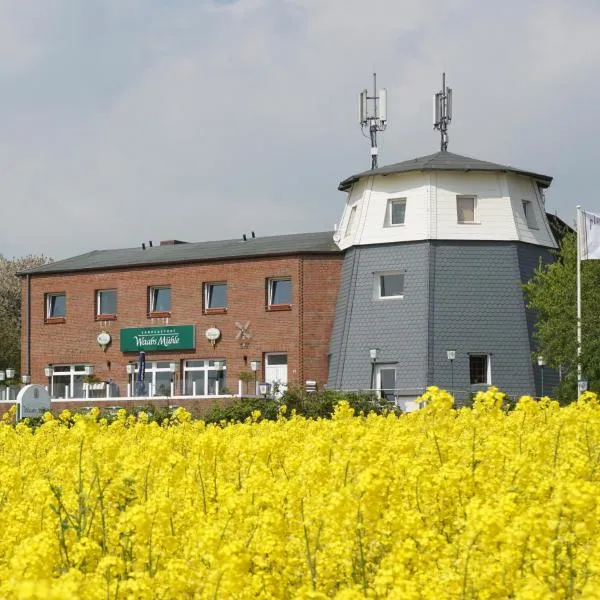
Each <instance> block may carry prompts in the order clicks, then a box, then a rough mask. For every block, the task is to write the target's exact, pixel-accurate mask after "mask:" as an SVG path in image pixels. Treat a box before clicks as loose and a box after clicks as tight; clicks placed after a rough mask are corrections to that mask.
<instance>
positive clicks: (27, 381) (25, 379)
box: [21, 375, 31, 385]
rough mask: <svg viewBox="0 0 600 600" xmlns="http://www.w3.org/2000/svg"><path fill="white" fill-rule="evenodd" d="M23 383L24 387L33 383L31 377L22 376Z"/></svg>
mask: <svg viewBox="0 0 600 600" xmlns="http://www.w3.org/2000/svg"><path fill="white" fill-rule="evenodd" d="M21 381H22V382H23V385H29V384H30V383H31V375H21Z"/></svg>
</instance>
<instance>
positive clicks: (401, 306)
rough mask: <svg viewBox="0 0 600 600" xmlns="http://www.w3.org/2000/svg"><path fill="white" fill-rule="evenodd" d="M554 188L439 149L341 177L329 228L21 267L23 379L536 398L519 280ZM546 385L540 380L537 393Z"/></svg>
mask: <svg viewBox="0 0 600 600" xmlns="http://www.w3.org/2000/svg"><path fill="white" fill-rule="evenodd" d="M550 183H551V178H550V177H548V176H546V175H541V174H537V173H534V172H530V171H524V170H521V169H516V168H513V167H509V166H504V165H499V164H495V163H489V162H485V161H480V160H476V159H472V158H468V157H464V156H460V155H457V154H453V153H450V152H447V151H442V152H437V153H435V154H432V155H430V156H426V157H419V158H416V159H412V160H409V161H405V162H401V163H397V164H394V165H390V166H387V167H382V168H379V169H374V170H370V171H366V172H364V173H360V174H357V175H353V176H352V177H349V178H347V179H345V180H344V181H342V182H341V184H340V186H339V189H340V190H341V191H342V192H344V193H345V194H346V201H345V204H344V208H343V211H342V215H341V220H340V223H341V225H340V227H339V228H338V229H337V230H336V231H329V232H321V233H306V234H294V235H282V236H271V237H256V238H255V237H254V236H252V237H251V236H248V237H247V238H245V239H239V240H225V241H216V242H199V243H185V242H179V241H174V240H171V241H166V242H161V243H160V244H156V245H154V246H150V245H148V246H145V247H138V248H128V249H119V250H99V251H92V252H89V253H87V254H83V255H80V256H75V257H73V258H69V259H66V260H61V261H57V262H53V263H50V264H47V265H43V266H40V267H37V268H34V269H31V270H29V271H27V272H24V273H22V274H21V276H22V286H23V294H22V299H23V300H22V315H23V318H22V322H23V328H22V331H23V333H22V335H23V339H22V372H23V373H24V374H29V375H30V376H31V379H32V382H33V383H39V384H44V385H48V387H49V389H50V391H51V395H52V396H53V397H54V398H76V397H81V396H85V395H89V394H90V390H93V391H94V394H96V395H103V394H105V393H106V394H110V395H111V396H113V397H114V396H120V397H126V396H139V395H143V396H148V397H171V396H186V397H190V398H191V397H194V398H211V397H213V398H214V397H217V396H222V395H224V394H239V393H242V394H243V393H254V392H255V391H256V388H255V382H260V381H264V382H268V383H270V384H272V386H274V387H275V388H276V389H277V388H278V389H284V388H285V387H286V386H290V385H292V386H305V385H307V382H309V383H308V385H309V387H311V388H313V387H315V386H316V387H323V386H328V387H330V388H335V389H341V390H367V389H375V390H377V391H378V392H379V393H380V394H382V395H385V396H386V397H387V398H388V399H389V400H393V401H395V402H396V403H397V404H399V405H400V406H402V407H403V408H405V409H407V410H410V409H411V408H414V399H415V398H416V397H417V396H418V395H419V394H420V393H422V392H423V391H424V389H425V388H426V387H427V386H429V385H439V386H442V387H445V388H447V389H451V390H452V391H453V392H454V393H455V394H456V396H457V398H464V399H466V398H468V397H469V396H470V395H471V394H472V393H473V392H475V391H477V390H478V389H481V388H483V387H487V386H488V385H491V384H493V385H497V386H498V387H500V388H501V389H503V390H505V391H506V392H508V393H509V394H515V395H519V394H532V395H540V394H541V392H542V390H541V385H542V379H543V371H542V372H540V369H539V367H538V366H537V364H536V362H535V360H534V359H533V357H534V356H535V352H536V348H535V344H534V341H533V338H532V333H533V325H534V318H535V315H533V314H532V313H531V311H529V310H528V309H527V308H526V303H525V298H524V295H523V290H522V284H523V283H524V282H525V281H527V280H528V279H529V278H530V277H531V275H532V274H533V271H534V269H535V268H536V267H537V265H538V264H539V262H540V260H541V261H542V262H546V261H550V260H552V254H551V251H552V250H553V249H555V248H556V247H557V243H556V237H555V234H554V232H553V230H552V227H551V223H550V221H549V219H548V216H547V215H546V212H545V207H544V191H545V189H546V188H547V187H548V186H549V185H550ZM141 351H144V353H145V354H144V357H145V359H144V362H145V365H144V372H143V377H141V376H140V366H141V365H140V352H141ZM542 369H543V367H542ZM139 379H142V383H143V385H142V386H140V385H139V381H138V380H139ZM555 383H556V374H555V373H554V372H552V371H550V370H549V369H547V370H546V389H545V391H546V393H547V392H548V391H550V389H551V388H552V386H553V385H554V384H555Z"/></svg>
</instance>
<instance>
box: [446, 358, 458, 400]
mask: <svg viewBox="0 0 600 600" xmlns="http://www.w3.org/2000/svg"><path fill="white" fill-rule="evenodd" d="M446 358H447V359H448V360H449V361H450V393H451V394H452V397H453V398H454V359H455V358H456V350H446Z"/></svg>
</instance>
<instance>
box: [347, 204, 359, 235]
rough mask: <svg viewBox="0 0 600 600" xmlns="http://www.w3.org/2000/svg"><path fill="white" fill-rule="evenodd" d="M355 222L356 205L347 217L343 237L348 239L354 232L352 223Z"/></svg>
mask: <svg viewBox="0 0 600 600" xmlns="http://www.w3.org/2000/svg"><path fill="white" fill-rule="evenodd" d="M355 220H356V204H355V205H354V206H353V207H352V209H351V210H350V215H349V216H348V223H347V224H346V230H345V231H344V237H348V236H349V235H350V234H351V233H352V231H353V230H354V221H355Z"/></svg>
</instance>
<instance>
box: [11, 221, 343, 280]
mask: <svg viewBox="0 0 600 600" xmlns="http://www.w3.org/2000/svg"><path fill="white" fill-rule="evenodd" d="M323 253H325V254H330V253H331V254H336V253H340V250H339V248H338V247H337V246H336V245H335V243H334V241H333V232H332V231H322V232H317V233H295V234H289V235H275V236H269V237H257V238H248V240H247V241H243V240H241V239H238V240H219V241H214V242H194V243H179V244H167V245H162V246H153V247H146V249H145V250H144V249H142V248H141V247H138V248H122V249H117V250H93V251H91V252H86V253H85V254H80V255H78V256H73V257H71V258H66V259H64V260H59V261H56V262H52V263H48V264H46V265H42V266H40V267H35V268H33V269H29V270H27V271H23V272H21V273H19V274H20V275H25V274H43V273H69V272H73V271H90V270H99V269H117V268H129V267H146V266H155V265H166V264H176V263H186V262H202V261H211V260H227V259H236V258H237V259H239V258H254V257H259V256H281V255H287V254H323Z"/></svg>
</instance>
